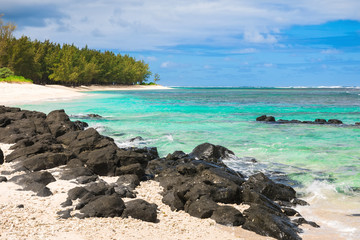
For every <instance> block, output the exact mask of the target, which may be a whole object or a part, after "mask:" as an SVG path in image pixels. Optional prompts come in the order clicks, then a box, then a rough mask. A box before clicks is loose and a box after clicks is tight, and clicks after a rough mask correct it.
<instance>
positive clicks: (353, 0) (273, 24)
mask: <svg viewBox="0 0 360 240" xmlns="http://www.w3.org/2000/svg"><path fill="white" fill-rule="evenodd" d="M34 3H36V4H37V5H41V4H44V5H47V6H48V5H49V4H51V6H52V7H53V8H56V12H57V13H60V15H59V14H57V15H56V17H51V18H50V17H49V16H46V15H45V16H42V18H43V19H42V20H43V22H44V23H45V26H35V25H29V26H26V27H25V28H21V27H20V26H19V31H18V33H17V36H21V35H23V34H25V35H28V36H30V37H31V38H32V39H40V40H43V39H45V38H48V39H50V40H52V41H56V42H67V43H75V44H76V45H79V46H84V45H85V44H88V45H89V47H93V48H109V49H120V50H127V51H135V50H144V49H147V50H156V49H159V48H163V47H167V46H176V45H179V44H209V42H210V43H211V44H214V45H223V46H229V45H230V46H233V47H235V46H239V43H241V42H242V41H245V42H250V43H257V44H275V43H276V42H277V41H278V40H279V38H278V34H279V33H281V31H282V29H284V28H288V27H290V26H292V25H310V24H321V23H325V22H327V21H334V20H339V19H351V20H360V14H359V9H360V1H358V0H342V1H336V0H317V1H313V0H299V1H288V0H272V1H269V0H253V1H238V0H221V1H220V0H183V1H175V0H152V1H145V0H120V1H119V0H107V1H101V0H79V1H72V0H61V1H60V0H52V1H49V0H48V1H40V0H31V1H27V0H4V1H2V3H1V7H2V11H3V12H4V13H5V14H6V13H7V11H10V10H9V9H11V11H18V16H21V14H20V13H25V12H26V13H27V14H30V15H31V13H28V12H27V11H26V9H27V7H28V6H31V4H34ZM14 16H17V15H16V14H14ZM61 16H63V17H61ZM32 17H35V18H36V17H39V16H38V13H33V16H32ZM13 21H15V22H16V17H15V19H13ZM59 28H62V30H63V31H59ZM239 36H243V38H242V39H241V38H239Z"/></svg>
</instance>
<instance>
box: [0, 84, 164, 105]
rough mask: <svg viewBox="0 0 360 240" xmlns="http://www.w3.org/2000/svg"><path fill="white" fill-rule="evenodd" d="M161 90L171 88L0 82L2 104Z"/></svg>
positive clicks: (0, 100) (0, 101)
mask: <svg viewBox="0 0 360 240" xmlns="http://www.w3.org/2000/svg"><path fill="white" fill-rule="evenodd" d="M157 89H159V90H161V89H169V88H167V87H163V86H160V85H149V86H144V85H141V86H140V85H134V86H80V87H76V88H71V87H64V86H60V85H46V86H42V85H37V84H26V83H25V84H17V83H0V105H6V106H12V105H18V104H28V103H36V102H42V101H66V100H72V99H76V98H81V97H84V96H87V94H85V93H83V92H89V91H110V90H118V91H124V90H126V91H129V90H157Z"/></svg>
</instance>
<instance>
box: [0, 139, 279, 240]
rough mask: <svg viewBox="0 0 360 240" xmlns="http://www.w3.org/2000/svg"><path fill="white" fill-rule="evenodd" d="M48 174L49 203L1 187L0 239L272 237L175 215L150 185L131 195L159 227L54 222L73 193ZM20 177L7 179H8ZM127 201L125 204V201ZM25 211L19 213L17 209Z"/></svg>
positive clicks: (109, 221) (124, 221) (129, 221)
mask: <svg viewBox="0 0 360 240" xmlns="http://www.w3.org/2000/svg"><path fill="white" fill-rule="evenodd" d="M11 145H12V144H2V143H0V148H1V149H2V150H3V151H4V155H7V154H9V153H10V151H8V148H9V147H10V146H11ZM0 170H1V171H11V170H12V164H11V163H5V164H3V165H0ZM57 170H58V169H54V170H52V171H51V172H52V174H53V175H54V176H55V178H56V182H53V183H50V184H49V185H48V187H49V188H50V190H51V191H52V192H53V195H52V196H49V197H38V196H35V194H34V193H33V192H31V191H19V186H18V185H16V184H15V183H12V182H1V183H0V215H1V216H2V217H1V219H0V239H4V240H5V239H52V240H61V239H75V238H76V239H79V240H87V239H104V240H105V239H115V238H116V239H118V238H125V239H134V240H135V239H145V238H146V239H149V240H155V239H159V238H161V239H169V240H170V239H211V240H212V239H213V240H217V239H225V240H232V239H239V240H258V239H259V240H261V239H263V240H271V239H273V238H271V237H264V236H260V235H257V234H256V233H254V232H250V231H247V230H245V229H242V228H238V227H228V226H222V225H219V224H216V223H215V221H214V220H212V219H199V218H195V217H192V216H190V215H189V214H187V213H185V212H184V211H178V212H174V211H171V209H170V207H169V206H167V205H166V204H164V203H162V201H161V199H162V196H161V195H160V193H159V192H161V190H162V188H161V187H160V186H159V183H157V182H155V181H147V182H143V183H142V184H141V185H140V186H139V187H138V188H136V191H137V192H138V194H137V197H138V198H140V199H144V200H146V201H149V202H153V203H156V204H157V205H158V222H157V223H149V222H144V221H141V220H138V219H134V218H131V217H130V218H121V217H115V218H87V219H78V218H69V219H59V218H58V215H57V214H56V212H57V211H60V210H63V209H62V208H61V207H60V204H61V203H62V202H64V201H65V200H66V197H67V192H68V191H69V189H71V188H73V187H76V186H77V184H75V181H66V180H60V179H58V177H57V175H56V171H57ZM21 173H23V172H18V173H15V174H12V175H10V176H7V177H8V178H11V177H13V176H15V175H19V174H21ZM102 179H103V180H105V181H106V182H108V183H113V182H116V180H117V177H102ZM129 200H131V199H124V201H125V202H126V201H129ZM21 204H22V205H24V208H19V207H18V206H19V205H21Z"/></svg>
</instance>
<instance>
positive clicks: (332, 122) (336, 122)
mask: <svg viewBox="0 0 360 240" xmlns="http://www.w3.org/2000/svg"><path fill="white" fill-rule="evenodd" d="M328 123H330V124H342V123H343V122H342V121H340V120H338V119H329V120H328Z"/></svg>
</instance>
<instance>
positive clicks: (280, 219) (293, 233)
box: [242, 204, 301, 240]
mask: <svg viewBox="0 0 360 240" xmlns="http://www.w3.org/2000/svg"><path fill="white" fill-rule="evenodd" d="M244 216H245V218H246V221H245V223H244V224H243V225H242V227H243V228H244V229H247V230H250V231H253V232H256V233H258V234H260V235H263V236H270V237H273V238H276V239H284V240H285V239H286V240H301V238H300V237H299V235H298V233H299V232H300V230H299V229H298V227H297V226H296V225H295V224H294V223H292V222H291V221H290V220H289V218H288V217H287V216H286V215H285V214H282V213H281V212H277V211H273V210H272V209H269V208H267V207H265V206H262V205H259V204H252V205H251V206H250V208H248V209H246V210H245V211H244Z"/></svg>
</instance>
